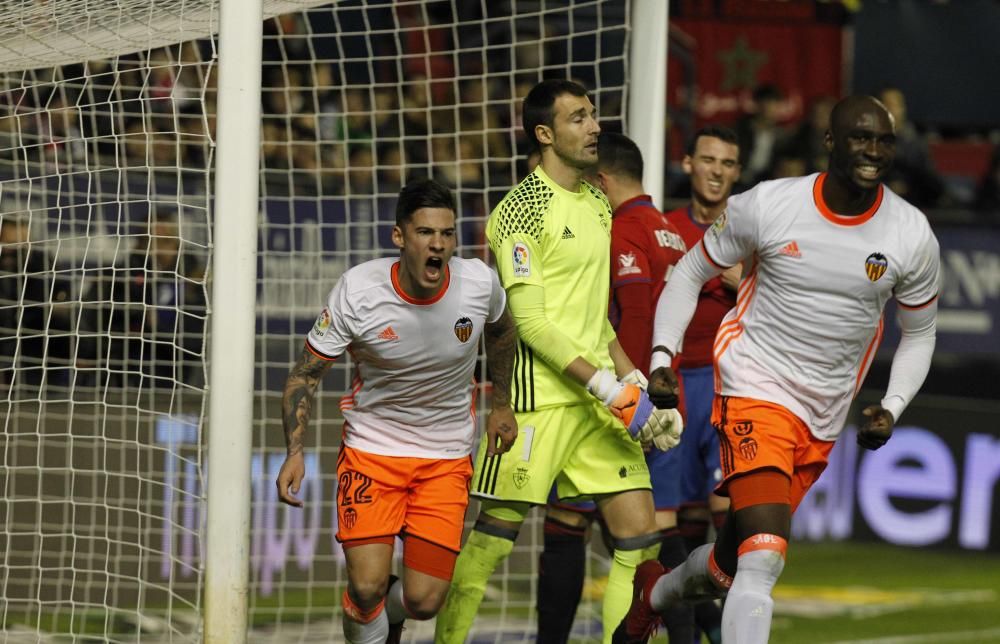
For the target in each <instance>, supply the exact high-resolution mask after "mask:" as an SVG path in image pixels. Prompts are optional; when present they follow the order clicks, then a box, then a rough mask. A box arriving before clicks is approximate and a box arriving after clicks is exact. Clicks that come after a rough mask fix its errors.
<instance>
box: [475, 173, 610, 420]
mask: <svg viewBox="0 0 1000 644" xmlns="http://www.w3.org/2000/svg"><path fill="white" fill-rule="evenodd" d="M486 237H487V239H488V240H489V244H490V249H491V250H492V251H493V254H494V255H495V256H496V262H497V272H498V273H499V274H500V283H501V284H503V286H504V288H505V289H507V291H508V292H509V291H510V290H511V288H513V287H515V286H517V285H518V284H534V285H537V286H541V287H542V288H544V289H545V316H546V317H547V318H548V320H549V322H550V323H551V324H552V325H554V326H555V328H556V329H557V330H558V331H559V332H561V333H562V334H563V335H564V336H566V338H567V339H568V340H569V341H570V342H571V343H572V344H573V346H574V347H575V348H576V349H577V350H578V352H577V353H576V355H578V356H582V357H583V358H584V359H585V360H587V361H588V362H589V363H590V364H592V365H594V366H596V367H599V368H600V367H603V368H607V369H612V370H613V369H614V367H613V363H612V361H611V356H610V354H609V352H608V343H609V342H611V340H613V339H614V337H615V335H614V330H613V329H612V327H611V324H610V322H609V321H608V289H609V279H610V277H609V276H610V266H609V262H610V254H611V251H610V249H611V206H610V205H609V204H608V200H607V199H606V198H605V196H604V194H602V193H601V191H600V190H598V189H596V188H594V187H593V186H591V185H590V184H588V183H586V182H584V183H583V184H582V185H581V186H580V190H579V191H578V192H569V191H568V190H566V189H564V188H562V187H560V186H559V185H558V184H556V183H555V182H554V181H553V180H552V179H551V178H549V176H548V175H546V174H545V171H544V170H542V167H541V166H540V165H539V166H538V167H537V168H536V169H535V171H534V172H532V173H531V174H529V175H528V176H527V177H525V178H524V180H523V181H521V183H519V184H518V185H517V187H515V188H514V189H513V190H511V191H510V192H509V193H507V195H506V196H505V197H504V198H503V201H501V202H500V203H499V204H498V205H497V207H496V208H494V209H493V212H492V213H491V214H490V218H489V221H488V223H487V225H486ZM514 314H515V317H516V316H517V311H514ZM513 381H514V384H513V387H512V392H511V393H512V395H513V403H514V410H515V411H519V412H525V411H535V410H538V409H543V408H545V407H552V406H556V405H566V404H578V403H584V402H592V401H593V398H592V397H591V396H590V394H588V393H587V391H586V389H585V388H584V387H582V386H580V385H579V384H577V383H576V382H574V381H573V380H571V379H570V378H568V377H567V376H565V375H564V374H563V373H562V372H561V369H560V368H559V366H556V365H550V364H549V363H547V362H545V361H544V360H543V359H541V357H539V356H538V355H537V352H535V351H533V350H532V348H531V347H530V346H528V344H527V343H525V342H524V341H523V340H520V341H519V342H518V351H517V356H516V361H515V364H514V377H513Z"/></svg>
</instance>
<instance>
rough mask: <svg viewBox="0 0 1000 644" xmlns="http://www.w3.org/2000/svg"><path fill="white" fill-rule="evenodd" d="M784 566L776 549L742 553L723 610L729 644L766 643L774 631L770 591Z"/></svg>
mask: <svg viewBox="0 0 1000 644" xmlns="http://www.w3.org/2000/svg"><path fill="white" fill-rule="evenodd" d="M784 567H785V557H784V555H782V554H781V553H780V552H778V551H776V550H751V551H750V552H747V553H746V554H743V555H741V556H740V558H739V560H738V562H737V564H736V577H735V578H734V579H733V586H732V588H730V589H729V595H728V596H727V597H726V605H725V608H724V609H723V611H722V641H724V642H726V644H766V642H767V640H768V636H769V635H770V632H771V613H772V611H773V609H774V600H772V599H771V591H772V590H773V589H774V584H775V583H777V581H778V577H779V576H780V575H781V571H782V570H783V569H784Z"/></svg>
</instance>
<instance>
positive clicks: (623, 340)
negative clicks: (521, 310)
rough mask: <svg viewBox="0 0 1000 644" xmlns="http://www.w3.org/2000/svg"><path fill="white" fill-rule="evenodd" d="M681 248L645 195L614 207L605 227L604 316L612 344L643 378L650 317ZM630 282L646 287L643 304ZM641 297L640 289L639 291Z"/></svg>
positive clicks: (676, 233) (675, 232)
mask: <svg viewBox="0 0 1000 644" xmlns="http://www.w3.org/2000/svg"><path fill="white" fill-rule="evenodd" d="M686 250H687V247H686V246H685V245H684V240H683V239H682V238H681V234H680V232H679V231H678V230H677V228H675V227H674V225H673V224H671V223H670V222H669V221H668V220H667V218H666V216H665V215H664V214H663V213H661V212H660V211H659V210H658V209H657V208H656V206H654V205H653V201H652V198H651V197H650V196H649V195H639V196H638V197H634V198H632V199H629V200H628V201H626V202H624V203H622V204H621V205H619V206H618V208H617V209H615V212H614V219H613V220H612V225H611V306H610V312H609V316H610V318H611V323H612V325H613V326H614V327H615V332H616V333H617V334H618V342H619V344H621V345H622V348H623V349H624V350H625V353H626V354H628V356H629V359H631V360H632V362H633V363H634V364H635V366H636V367H638V368H639V369H641V370H642V372H643V373H645V374H646V375H647V376H648V375H649V354H650V349H651V345H650V338H651V337H652V333H653V315H654V313H655V311H656V301H657V299H659V297H660V291H662V290H663V285H664V284H665V283H666V280H667V278H668V277H669V272H670V269H671V267H672V266H673V265H674V264H676V263H677V262H678V261H680V259H681V257H683V256H684V253H685V251H686ZM632 284H648V285H649V286H650V289H649V291H648V295H649V300H648V301H633V300H631V299H630V298H634V297H640V295H639V294H638V293H636V292H635V290H634V289H628V288H627V287H628V286H629V285H632ZM640 293H641V291H640Z"/></svg>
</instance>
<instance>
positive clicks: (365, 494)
mask: <svg viewBox="0 0 1000 644" xmlns="http://www.w3.org/2000/svg"><path fill="white" fill-rule="evenodd" d="M471 478H472V460H471V459H470V458H469V457H468V456H466V457H463V458H456V459H439V458H412V457H400V456H382V455H379V454H371V453H368V452H361V451H358V450H356V449H351V448H350V447H347V446H346V445H341V446H340V455H339V456H338V457H337V541H340V542H345V541H356V540H361V539H364V540H369V539H374V540H379V539H377V538H378V537H393V536H396V535H398V534H405V535H409V536H414V537H418V538H419V539H422V540H424V541H428V542H430V543H432V544H436V545H438V546H441V547H444V548H447V549H448V550H452V551H454V552H458V551H459V550H460V549H461V547H462V528H463V527H464V526H465V510H466V508H467V507H468V506H469V480H470V479H471ZM345 545H347V544H345Z"/></svg>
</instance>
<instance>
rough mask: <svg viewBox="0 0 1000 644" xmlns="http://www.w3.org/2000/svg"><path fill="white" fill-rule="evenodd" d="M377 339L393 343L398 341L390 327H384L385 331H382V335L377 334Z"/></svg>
mask: <svg viewBox="0 0 1000 644" xmlns="http://www.w3.org/2000/svg"><path fill="white" fill-rule="evenodd" d="M378 339H379V340H387V341H389V342H395V341H396V340H398V339H399V336H398V335H396V332H395V331H393V330H392V327H391V326H387V327H385V330H384V331H382V333H379V334H378Z"/></svg>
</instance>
